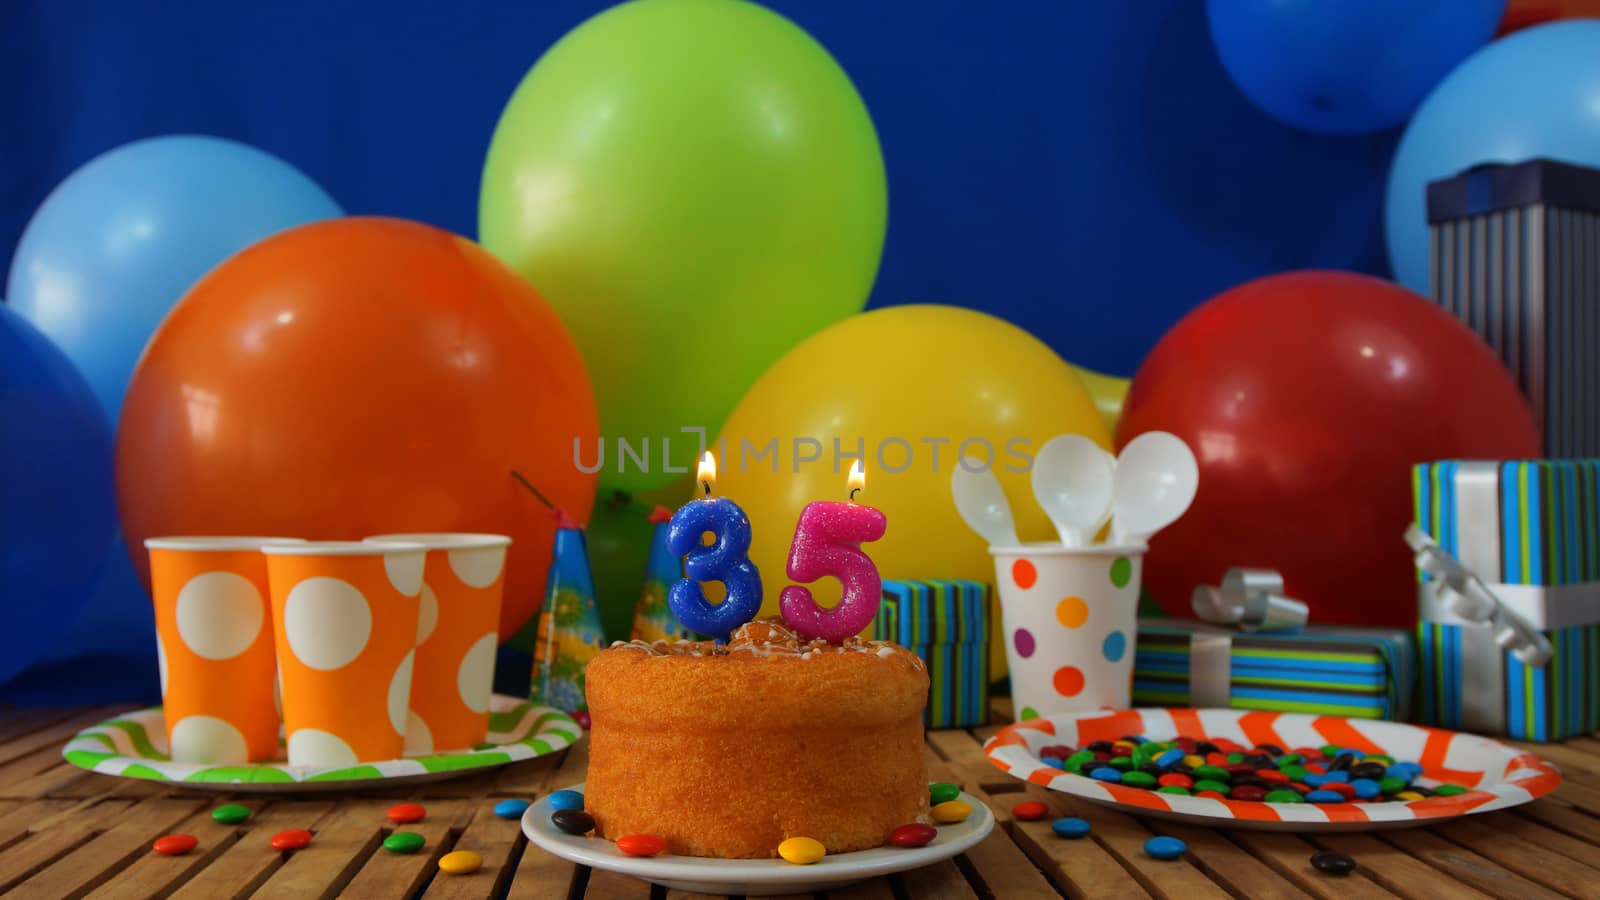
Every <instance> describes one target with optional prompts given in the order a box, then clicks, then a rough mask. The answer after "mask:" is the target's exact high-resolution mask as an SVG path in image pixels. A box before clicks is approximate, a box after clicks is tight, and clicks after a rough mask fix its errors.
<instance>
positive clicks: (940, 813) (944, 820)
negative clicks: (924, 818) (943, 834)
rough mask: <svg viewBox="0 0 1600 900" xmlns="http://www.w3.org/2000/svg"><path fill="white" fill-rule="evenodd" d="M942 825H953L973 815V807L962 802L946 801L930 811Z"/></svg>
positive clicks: (929, 813)
mask: <svg viewBox="0 0 1600 900" xmlns="http://www.w3.org/2000/svg"><path fill="white" fill-rule="evenodd" d="M928 815H930V816H932V817H933V820H934V821H935V822H938V823H939V824H940V825H953V824H955V823H956V822H960V821H963V820H965V819H966V818H967V816H970V815H972V807H971V806H969V805H967V804H966V803H963V802H962V801H960V800H946V801H945V802H943V803H941V804H939V805H938V806H935V807H934V808H933V809H931V810H929V811H928Z"/></svg>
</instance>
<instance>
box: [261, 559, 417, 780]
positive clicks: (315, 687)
mask: <svg viewBox="0 0 1600 900" xmlns="http://www.w3.org/2000/svg"><path fill="white" fill-rule="evenodd" d="M262 551H263V552H264V553H265V554H266V560H267V571H268V581H269V583H270V585H271V592H272V625H273V630H274V636H275V638H276V640H277V647H278V667H279V671H280V673H281V675H282V678H283V725H284V732H285V734H286V736H287V741H288V751H289V752H288V756H289V764H290V765H291V766H313V767H318V768H334V767H344V766H354V765H356V764H357V763H360V762H372V761H377V760H385V759H397V758H399V757H400V756H401V753H402V751H403V749H404V746H405V731H406V719H407V709H408V705H409V702H410V697H411V683H412V667H413V665H414V660H415V648H416V644H417V619H418V613H419V605H420V601H419V599H418V596H419V595H420V594H421V592H422V572H423V563H424V558H425V555H426V552H427V548H426V547H425V546H424V545H422V544H413V543H377V542H358V541H307V542H303V543H299V544H274V545H269V546H265V547H262Z"/></svg>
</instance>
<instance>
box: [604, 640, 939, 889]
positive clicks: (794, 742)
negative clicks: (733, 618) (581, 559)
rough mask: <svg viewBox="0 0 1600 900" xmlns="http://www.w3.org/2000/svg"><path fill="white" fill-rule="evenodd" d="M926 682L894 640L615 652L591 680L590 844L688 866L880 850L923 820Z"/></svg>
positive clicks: (665, 645) (682, 644)
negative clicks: (800, 850) (629, 843)
mask: <svg viewBox="0 0 1600 900" xmlns="http://www.w3.org/2000/svg"><path fill="white" fill-rule="evenodd" d="M927 697H928V673H927V670H926V668H925V667H924V665H923V662H922V660H920V659H918V658H917V657H916V656H915V655H914V654H912V653H911V652H910V651H908V650H906V649H905V648H904V647H901V646H900V645H899V644H895V643H891V642H888V641H865V640H861V639H859V638H849V639H848V640H845V641H843V642H841V643H828V642H825V641H820V640H819V641H807V640H805V639H804V638H802V637H800V636H799V635H797V634H796V633H795V632H794V631H793V630H791V629H790V628H789V627H788V626H787V625H785V624H784V623H783V622H782V621H781V620H779V619H777V618H770V619H758V620H756V621H754V622H751V623H749V624H747V625H744V626H743V627H741V628H739V629H738V630H737V631H735V632H734V633H733V635H732V638H731V640H730V641H729V642H728V644H727V646H725V647H715V646H714V645H713V644H712V643H711V642H709V641H672V642H669V641H656V642H653V643H646V642H643V641H633V642H631V643H620V642H619V643H617V644H613V645H612V646H611V647H610V648H609V649H607V650H606V651H604V652H602V653H601V654H600V655H599V656H597V657H596V658H595V659H594V660H593V661H592V662H590V663H589V668H588V699H589V713H590V716H591V717H592V730H591V732H590V749H589V774H588V779H587V785H586V787H585V806H586V808H587V810H588V812H589V813H590V814H591V815H592V816H593V817H594V821H595V826H596V832H597V833H598V834H600V835H601V836H603V837H606V838H610V839H611V840H616V839H617V838H618V837H621V836H623V835H629V834H654V835H659V836H660V837H661V838H663V839H664V840H665V841H666V846H667V851H668V852H670V853H675V854H679V855H686V856H708V857H724V858H763V857H774V856H777V849H778V845H779V844H780V843H782V842H783V841H784V840H786V839H789V838H792V837H801V836H803V837H809V838H814V839H815V840H817V841H820V842H821V843H822V844H823V846H824V847H825V848H826V849H827V852H829V853H845V852H850V851H855V850H865V849H868V848H872V847H879V846H883V845H884V844H885V843H887V842H888V838H889V834H890V832H892V831H894V829H895V828H897V827H899V826H902V825H906V824H909V823H913V822H927V821H928V777H927V768H926V764H925V761H924V757H923V752H924V750H923V736H922V710H923V706H924V705H925V704H926V702H927Z"/></svg>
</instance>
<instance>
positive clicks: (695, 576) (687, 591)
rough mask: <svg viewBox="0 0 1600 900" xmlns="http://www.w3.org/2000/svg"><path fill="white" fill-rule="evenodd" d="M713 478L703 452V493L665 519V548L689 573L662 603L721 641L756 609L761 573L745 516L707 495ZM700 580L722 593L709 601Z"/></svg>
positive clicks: (728, 502) (709, 461)
mask: <svg viewBox="0 0 1600 900" xmlns="http://www.w3.org/2000/svg"><path fill="white" fill-rule="evenodd" d="M716 479H717V461H716V459H715V458H714V457H713V456H712V455H711V453H710V451H707V452H706V455H705V458H704V459H702V460H700V472H699V477H698V479H697V480H698V481H699V482H700V484H701V485H702V486H703V487H704V488H705V492H706V495H705V497H704V498H703V499H699V500H690V501H689V502H688V503H685V504H684V505H683V506H681V507H679V508H678V511H677V512H675V513H673V514H672V520H671V521H670V522H668V523H667V549H668V550H669V551H671V552H672V553H673V554H674V555H677V556H683V557H684V560H683V571H684V573H685V574H687V575H688V576H689V577H687V578H684V579H681V580H679V581H677V582H674V583H673V585H672V587H671V588H670V589H669V590H668V591H667V604H668V605H669V606H671V607H672V613H673V615H675V616H677V617H678V621H679V622H682V623H683V624H684V625H685V626H686V627H688V628H690V629H691V630H694V631H698V632H700V633H701V634H709V635H711V636H712V637H714V638H716V640H717V643H719V644H726V643H727V642H728V638H729V636H730V635H732V634H733V631H734V629H736V628H738V627H739V626H740V625H743V624H745V623H746V622H748V621H750V620H751V619H754V618H755V617H756V613H758V612H760V611H761V573H760V571H758V570H757V569H756V567H755V563H752V562H751V561H750V555H749V554H750V517H749V516H747V515H745V514H744V510H742V509H740V508H739V506H738V504H736V503H734V502H733V501H732V500H729V499H728V498H726V497H715V498H713V497H712V496H711V486H712V485H713V484H715V483H716ZM813 505H814V504H813ZM708 531H709V532H711V534H712V535H714V536H715V537H716V540H715V542H713V543H712V544H710V545H709V546H708V545H706V544H705V543H704V542H703V541H702V536H703V535H705V533H706V532H708ZM702 581H720V582H722V584H723V586H724V587H726V588H727V589H728V593H727V597H725V598H724V599H723V601H722V602H721V603H718V604H715V605H713V604H712V603H711V602H710V601H708V600H706V594H705V591H704V590H703V589H702V588H701V587H700V582H702Z"/></svg>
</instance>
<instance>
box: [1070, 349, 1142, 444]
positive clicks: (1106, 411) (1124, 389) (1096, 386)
mask: <svg viewBox="0 0 1600 900" xmlns="http://www.w3.org/2000/svg"><path fill="white" fill-rule="evenodd" d="M1072 371H1074V372H1076V373H1077V374H1078V380H1079V381H1081V382H1083V386H1084V388H1085V389H1086V390H1088V392H1089V396H1091V397H1093V398H1094V405H1095V408H1096V409H1099V410H1100V417H1101V418H1103V419H1105V420H1106V429H1107V430H1108V431H1111V432H1112V433H1115V432H1116V430H1117V420H1118V419H1120V418H1122V404H1123V401H1125V400H1127V399H1128V385H1130V384H1132V383H1133V380H1132V379H1129V378H1118V377H1117V376H1115V375H1107V374H1105V373H1103V372H1096V371H1094V370H1093V369H1085V368H1084V367H1082V366H1073V367H1072Z"/></svg>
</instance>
